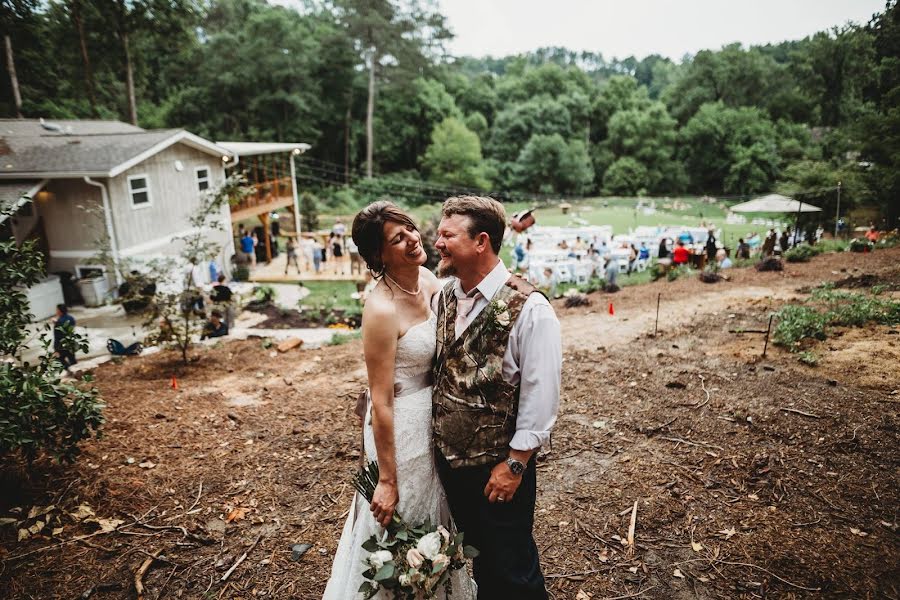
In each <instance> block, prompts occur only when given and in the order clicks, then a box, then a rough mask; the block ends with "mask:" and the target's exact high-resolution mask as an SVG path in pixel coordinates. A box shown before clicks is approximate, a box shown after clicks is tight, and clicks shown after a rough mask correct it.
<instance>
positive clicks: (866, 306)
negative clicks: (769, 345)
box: [772, 285, 900, 364]
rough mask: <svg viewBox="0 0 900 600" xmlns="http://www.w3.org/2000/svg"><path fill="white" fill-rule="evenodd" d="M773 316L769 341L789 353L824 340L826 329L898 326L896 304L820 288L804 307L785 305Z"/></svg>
mask: <svg viewBox="0 0 900 600" xmlns="http://www.w3.org/2000/svg"><path fill="white" fill-rule="evenodd" d="M775 317H776V319H778V325H777V326H776V327H775V331H774V334H773V338H772V339H773V341H774V343H775V344H777V345H779V346H785V347H787V348H788V349H789V350H790V351H791V352H801V353H803V352H806V346H807V344H808V342H807V341H811V342H814V341H816V340H818V341H821V340H825V339H827V337H828V328H829V327H862V326H863V325H866V324H867V323H878V324H881V325H898V324H900V301H897V300H893V299H890V298H883V297H881V296H879V295H878V294H877V293H872V294H856V293H852V292H844V291H840V290H835V289H834V287H833V286H832V285H823V286H821V287H819V288H817V289H815V290H814V291H813V293H812V295H811V296H810V302H809V303H808V304H805V305H802V306H800V305H796V304H791V305H788V306H785V307H784V308H782V309H781V310H780V311H778V312H777V313H775ZM807 358H808V357H807ZM802 359H803V356H801V360H802ZM807 364H809V363H807Z"/></svg>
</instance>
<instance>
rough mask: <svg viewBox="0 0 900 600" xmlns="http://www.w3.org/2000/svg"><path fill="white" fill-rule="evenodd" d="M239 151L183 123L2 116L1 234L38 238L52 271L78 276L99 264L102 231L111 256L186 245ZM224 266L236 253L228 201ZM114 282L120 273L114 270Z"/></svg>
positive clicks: (221, 237) (222, 238)
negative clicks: (149, 126) (198, 213)
mask: <svg viewBox="0 0 900 600" xmlns="http://www.w3.org/2000/svg"><path fill="white" fill-rule="evenodd" d="M233 159H234V155H233V154H232V153H231V152H230V151H228V150H226V149H225V148H222V147H220V146H218V145H216V144H215V143H213V142H210V141H208V140H205V139H203V138H201V137H198V136H196V135H193V134H191V133H189V132H187V131H185V130H183V129H163V130H149V131H148V130H144V129H141V128H140V127H136V126H133V125H128V124H126V123H121V122H118V121H54V122H52V123H50V122H44V121H43V120H12V119H0V209H11V210H13V211H14V212H13V213H12V214H11V215H8V214H5V213H8V212H9V211H7V210H2V212H3V213H4V214H2V215H0V236H3V237H8V236H14V237H15V239H16V240H17V241H18V242H20V243H21V242H23V241H25V240H27V239H35V240H37V241H38V245H39V246H40V247H41V249H42V250H43V252H44V253H45V255H46V257H47V271H48V272H50V273H54V272H59V271H67V272H70V273H72V274H73V275H75V276H76V277H82V276H84V275H86V274H87V273H88V272H89V271H90V270H101V271H104V272H105V270H106V269H105V267H104V266H103V265H99V264H96V260H94V257H95V255H96V254H97V248H98V240H100V241H106V242H108V246H109V248H110V249H111V252H112V254H113V258H114V259H116V260H117V261H118V260H121V259H123V258H137V259H141V258H152V257H158V256H166V255H172V254H175V253H177V252H178V250H179V247H178V242H177V240H176V238H177V237H179V236H181V235H185V234H187V233H190V231H191V225H190V223H189V221H188V216H189V215H190V214H191V213H192V212H193V211H194V210H195V209H196V208H197V207H198V206H199V202H200V194H201V193H202V192H203V190H206V189H208V188H211V187H215V186H217V185H219V184H221V183H222V182H223V181H224V179H225V168H226V166H230V165H228V164H227V163H228V161H231V160H233ZM221 218H222V222H223V224H224V225H225V227H224V228H223V229H224V230H223V231H211V232H210V233H209V235H210V236H213V237H214V238H215V241H216V242H217V243H219V244H221V246H222V248H223V251H222V255H221V256H220V257H219V263H220V265H222V267H224V268H227V267H228V262H229V261H228V259H229V258H230V256H231V255H232V254H233V253H234V244H233V241H232V238H231V215H230V211H229V209H228V207H227V206H226V207H224V208H223V209H222V214H221ZM106 275H107V277H108V279H109V282H110V284H115V283H116V282H117V280H118V274H114V273H106Z"/></svg>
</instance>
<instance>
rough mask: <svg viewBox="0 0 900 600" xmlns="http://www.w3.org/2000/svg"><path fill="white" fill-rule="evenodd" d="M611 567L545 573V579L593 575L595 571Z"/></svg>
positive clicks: (598, 571)
mask: <svg viewBox="0 0 900 600" xmlns="http://www.w3.org/2000/svg"><path fill="white" fill-rule="evenodd" d="M609 569H610V567H605V568H603V569H588V570H587V571H577V572H575V573H553V574H551V575H544V578H545V579H572V578H575V577H583V576H585V575H592V574H594V573H600V572H602V571H607V570H609Z"/></svg>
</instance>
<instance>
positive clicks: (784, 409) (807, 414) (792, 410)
mask: <svg viewBox="0 0 900 600" xmlns="http://www.w3.org/2000/svg"><path fill="white" fill-rule="evenodd" d="M778 410H780V411H783V412H789V413H795V414H798V415H803V416H804V417H809V418H811V419H821V418H822V417H820V416H819V415H814V414H812V413H808V412H803V411H802V410H797V409H796V408H779V409H778Z"/></svg>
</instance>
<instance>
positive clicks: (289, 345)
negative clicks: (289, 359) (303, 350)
mask: <svg viewBox="0 0 900 600" xmlns="http://www.w3.org/2000/svg"><path fill="white" fill-rule="evenodd" d="M302 345H303V340H301V339H300V338H297V337H292V338H288V339H286V340H284V341H283V342H281V343H280V344H278V351H279V352H287V351H288V350H292V349H294V348H299V347H300V346H302Z"/></svg>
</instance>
